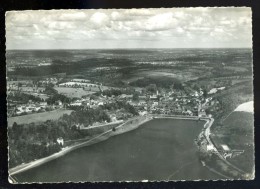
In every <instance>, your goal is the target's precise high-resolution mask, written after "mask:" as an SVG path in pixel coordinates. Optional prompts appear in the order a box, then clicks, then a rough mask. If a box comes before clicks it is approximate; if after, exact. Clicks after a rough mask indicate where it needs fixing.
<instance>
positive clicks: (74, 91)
mask: <svg viewBox="0 0 260 189" xmlns="http://www.w3.org/2000/svg"><path fill="white" fill-rule="evenodd" d="M54 89H55V90H57V91H58V93H59V94H63V95H65V96H67V97H69V98H81V97H82V96H84V95H90V94H93V93H95V91H92V90H87V89H83V88H72V87H54Z"/></svg>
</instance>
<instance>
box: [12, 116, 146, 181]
mask: <svg viewBox="0 0 260 189" xmlns="http://www.w3.org/2000/svg"><path fill="white" fill-rule="evenodd" d="M150 120H151V117H149V116H147V117H135V118H132V119H130V120H128V121H126V122H125V123H123V124H121V125H119V126H117V127H115V129H116V130H115V131H112V129H110V130H108V131H105V132H103V133H101V134H99V135H97V136H94V137H93V138H91V139H87V141H84V142H81V143H79V144H75V145H72V146H68V147H65V148H63V149H62V150H61V151H59V152H57V153H55V154H52V155H50V156H47V157H45V158H41V159H38V160H35V161H33V162H30V163H26V164H22V165H18V166H16V167H14V168H11V169H9V175H10V176H12V175H15V174H18V173H21V172H24V171H27V170H29V169H32V168H34V167H37V166H40V165H42V164H44V163H47V162H49V161H51V160H54V159H57V158H59V157H61V156H63V155H65V154H67V153H69V152H71V151H73V150H76V149H78V148H81V147H84V146H89V145H92V144H95V143H98V142H101V141H104V140H107V139H108V138H110V137H112V136H114V135H118V134H122V133H125V132H128V131H131V130H133V129H136V128H138V127H139V126H140V125H142V124H144V123H145V122H147V121H150Z"/></svg>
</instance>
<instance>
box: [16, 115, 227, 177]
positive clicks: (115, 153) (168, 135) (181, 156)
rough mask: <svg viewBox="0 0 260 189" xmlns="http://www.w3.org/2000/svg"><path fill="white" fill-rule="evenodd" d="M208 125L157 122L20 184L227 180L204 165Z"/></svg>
mask: <svg viewBox="0 0 260 189" xmlns="http://www.w3.org/2000/svg"><path fill="white" fill-rule="evenodd" d="M203 124H204V122H203V121H191V120H174V119H156V120H152V121H150V122H147V123H145V124H144V125H142V126H141V127H139V128H138V129H136V130H133V131H130V132H128V133H124V134H121V135H117V136H114V137H112V138H110V139H108V140H106V141H103V142H100V143H98V144H94V145H92V146H88V147H83V148H81V149H78V150H75V151H73V152H71V153H69V154H67V155H65V156H63V157H61V158H58V159H56V160H54V161H51V162H48V163H46V164H44V165H41V166H39V167H36V168H34V169H31V170H28V171H26V172H23V173H20V174H17V175H14V176H15V178H16V179H17V180H18V181H19V182H68V181H73V182H78V181H140V180H168V179H169V180H198V179H207V180H208V179H222V178H221V177H220V176H218V175H216V174H215V173H213V172H210V171H209V170H208V169H207V168H206V167H203V166H202V165H201V162H200V161H199V158H198V153H197V147H196V146H195V143H194V139H195V138H196V137H197V136H198V134H199V133H200V132H201V129H202V127H203Z"/></svg>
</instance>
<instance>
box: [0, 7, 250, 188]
mask: <svg viewBox="0 0 260 189" xmlns="http://www.w3.org/2000/svg"><path fill="white" fill-rule="evenodd" d="M5 27H6V28H5V30H6V36H5V37H6V93H7V124H8V125H7V127H8V173H9V182H10V183H13V184H17V183H18V184H20V183H67V182H73V183H78V182H126V181H127V182H128V181H129V182H157V181H165V182H167V181H209V180H214V181H216V180H224V181H226V180H253V179H254V178H255V157H254V154H255V147H254V94H253V50H252V44H253V42H252V37H253V36H252V10H251V8H250V7H196V8H195V7H194V8H131V9H71V10H68V9H67V10H63V9H60V10H58V9H54V10H24V11H8V12H6V15H5Z"/></svg>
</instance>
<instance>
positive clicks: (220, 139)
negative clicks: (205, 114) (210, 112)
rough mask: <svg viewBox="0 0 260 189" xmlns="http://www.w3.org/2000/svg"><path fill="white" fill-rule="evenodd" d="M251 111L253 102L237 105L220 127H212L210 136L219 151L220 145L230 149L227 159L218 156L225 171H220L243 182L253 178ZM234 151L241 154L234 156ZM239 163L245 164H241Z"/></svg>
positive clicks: (252, 121) (252, 125) (252, 114)
mask: <svg viewBox="0 0 260 189" xmlns="http://www.w3.org/2000/svg"><path fill="white" fill-rule="evenodd" d="M253 111H254V109H253V101H249V102H245V103H242V104H239V105H237V106H236V107H234V109H233V111H231V112H230V113H229V114H228V115H227V116H226V117H224V118H223V121H222V125H216V126H214V128H213V131H212V132H213V135H212V136H211V140H212V141H213V143H214V144H215V146H216V147H217V148H218V149H219V150H222V145H227V146H228V147H229V148H230V150H229V151H228V153H231V157H229V159H227V158H225V157H224V155H223V153H222V154H221V155H220V156H219V158H220V159H221V161H222V162H223V163H222V165H221V166H222V167H224V168H223V170H224V169H225V170H224V171H223V170H222V171H223V172H228V173H229V174H230V175H231V176H235V177H238V178H239V179H245V180H251V179H253V178H254V112H253ZM222 151H223V150H222ZM233 151H234V153H233ZM236 151H241V152H242V153H240V154H238V155H236ZM233 154H234V156H233ZM241 162H245V163H243V164H241Z"/></svg>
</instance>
